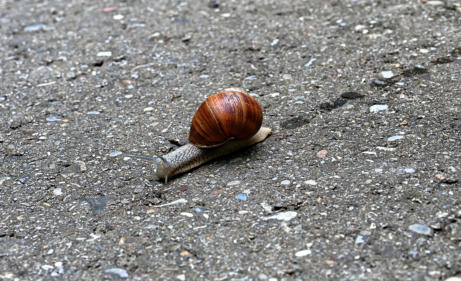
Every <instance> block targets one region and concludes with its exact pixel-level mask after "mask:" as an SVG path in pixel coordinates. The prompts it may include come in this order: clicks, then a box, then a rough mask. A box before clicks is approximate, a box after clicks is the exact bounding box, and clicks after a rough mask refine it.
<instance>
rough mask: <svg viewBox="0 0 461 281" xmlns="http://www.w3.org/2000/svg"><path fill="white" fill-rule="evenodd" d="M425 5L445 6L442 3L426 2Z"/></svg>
mask: <svg viewBox="0 0 461 281" xmlns="http://www.w3.org/2000/svg"><path fill="white" fill-rule="evenodd" d="M426 4H427V5H431V6H443V5H445V2H444V1H427V2H426Z"/></svg>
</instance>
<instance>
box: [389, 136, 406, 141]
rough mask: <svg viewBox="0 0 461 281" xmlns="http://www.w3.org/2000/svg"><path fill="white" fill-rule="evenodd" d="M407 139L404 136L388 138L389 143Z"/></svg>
mask: <svg viewBox="0 0 461 281" xmlns="http://www.w3.org/2000/svg"><path fill="white" fill-rule="evenodd" d="M403 138H405V137H404V136H392V137H389V138H387V141H396V140H401V139H403Z"/></svg>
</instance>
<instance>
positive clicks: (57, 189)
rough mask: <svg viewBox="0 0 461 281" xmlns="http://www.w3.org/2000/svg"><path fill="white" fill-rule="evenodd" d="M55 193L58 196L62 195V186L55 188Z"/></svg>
mask: <svg viewBox="0 0 461 281" xmlns="http://www.w3.org/2000/svg"><path fill="white" fill-rule="evenodd" d="M53 194H54V195H56V196H59V195H62V194H63V192H62V189H61V188H55V189H53Z"/></svg>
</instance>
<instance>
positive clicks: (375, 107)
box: [370, 104, 389, 113]
mask: <svg viewBox="0 0 461 281" xmlns="http://www.w3.org/2000/svg"><path fill="white" fill-rule="evenodd" d="M388 108H389V107H388V106H387V105H386V104H375V105H372V106H370V112H371V113H377V112H380V111H385V110H387V109H388Z"/></svg>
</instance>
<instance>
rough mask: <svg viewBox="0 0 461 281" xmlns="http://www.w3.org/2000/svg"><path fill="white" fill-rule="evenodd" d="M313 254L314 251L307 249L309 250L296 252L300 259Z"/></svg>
mask: <svg viewBox="0 0 461 281" xmlns="http://www.w3.org/2000/svg"><path fill="white" fill-rule="evenodd" d="M311 253H312V250H310V249H307V250H301V251H299V252H296V253H295V256H296V257H298V258H300V257H305V256H308V255H310V254H311Z"/></svg>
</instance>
